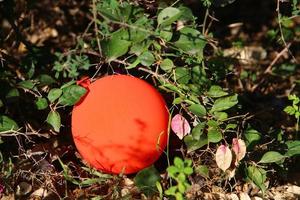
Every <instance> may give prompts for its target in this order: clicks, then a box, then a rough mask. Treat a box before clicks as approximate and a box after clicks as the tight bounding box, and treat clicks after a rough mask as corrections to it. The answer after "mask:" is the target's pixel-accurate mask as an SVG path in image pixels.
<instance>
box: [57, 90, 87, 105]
mask: <svg viewBox="0 0 300 200" xmlns="http://www.w3.org/2000/svg"><path fill="white" fill-rule="evenodd" d="M62 90H63V94H62V96H61V97H60V98H59V100H58V101H59V103H60V104H62V105H65V106H72V105H74V104H76V103H77V102H78V101H79V100H80V98H81V97H82V96H83V95H85V93H86V91H87V90H86V89H85V88H83V87H81V86H78V85H70V86H68V87H65V88H64V89H62Z"/></svg>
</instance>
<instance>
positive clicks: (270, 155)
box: [258, 151, 286, 163]
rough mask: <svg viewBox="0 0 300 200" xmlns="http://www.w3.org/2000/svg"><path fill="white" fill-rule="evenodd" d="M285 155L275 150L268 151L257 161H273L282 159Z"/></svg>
mask: <svg viewBox="0 0 300 200" xmlns="http://www.w3.org/2000/svg"><path fill="white" fill-rule="evenodd" d="M285 158H286V157H285V156H284V155H282V154H281V153H279V152H277V151H268V152H266V153H265V154H264V155H263V157H262V158H261V159H260V161H259V162H258V163H274V162H279V161H282V160H284V159H285Z"/></svg>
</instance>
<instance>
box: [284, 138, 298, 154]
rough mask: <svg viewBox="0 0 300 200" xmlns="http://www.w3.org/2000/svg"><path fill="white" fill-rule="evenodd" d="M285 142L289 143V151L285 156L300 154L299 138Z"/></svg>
mask: <svg viewBox="0 0 300 200" xmlns="http://www.w3.org/2000/svg"><path fill="white" fill-rule="evenodd" d="M285 144H286V145H287V152H286V153H285V156H287V157H291V156H294V155H300V141H299V140H292V141H286V142H285Z"/></svg>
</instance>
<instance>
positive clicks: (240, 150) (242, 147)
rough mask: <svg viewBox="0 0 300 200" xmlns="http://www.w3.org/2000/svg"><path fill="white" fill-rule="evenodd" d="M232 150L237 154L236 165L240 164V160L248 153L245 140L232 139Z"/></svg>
mask: <svg viewBox="0 0 300 200" xmlns="http://www.w3.org/2000/svg"><path fill="white" fill-rule="evenodd" d="M232 150H233V152H234V153H235V156H236V162H235V165H237V164H238V162H239V161H240V160H242V159H243V158H244V157H245V155H246V144H245V142H244V140H242V139H237V138H233V139H232Z"/></svg>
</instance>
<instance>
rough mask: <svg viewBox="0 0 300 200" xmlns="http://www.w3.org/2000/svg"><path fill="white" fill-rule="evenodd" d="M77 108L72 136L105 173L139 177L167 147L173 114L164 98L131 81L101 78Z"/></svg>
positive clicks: (124, 77) (128, 78) (87, 158)
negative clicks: (169, 125) (170, 113)
mask: <svg viewBox="0 0 300 200" xmlns="http://www.w3.org/2000/svg"><path fill="white" fill-rule="evenodd" d="M87 89H88V93H87V94H86V96H85V97H84V98H83V99H82V100H81V101H80V102H79V103H78V104H77V105H75V106H74V108H73V112H72V135H73V138H74V142H75V145H76V147H77V149H78V151H79V153H80V154H81V156H82V157H83V159H84V160H85V161H87V162H88V163H89V164H90V165H91V166H93V167H95V168H96V169H98V170H101V171H103V172H106V173H113V174H119V173H125V174H130V173H135V172H138V171H139V170H142V169H144V168H146V167H148V166H150V165H151V164H153V163H154V162H155V161H156V160H157V159H158V158H159V156H160V155H161V153H162V151H163V149H164V148H165V147H166V144H167V134H168V133H167V130H168V121H169V114H168V110H167V107H166V104H165V101H164V99H163V98H162V96H161V95H160V93H159V92H158V91H157V90H156V89H155V88H154V87H153V86H151V85H150V84H148V83H147V82H145V81H143V80H141V79H138V78H135V77H132V76H127V75H111V76H106V77H104V78H100V79H98V80H97V81H95V82H93V83H91V84H90V85H89V86H87Z"/></svg>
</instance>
